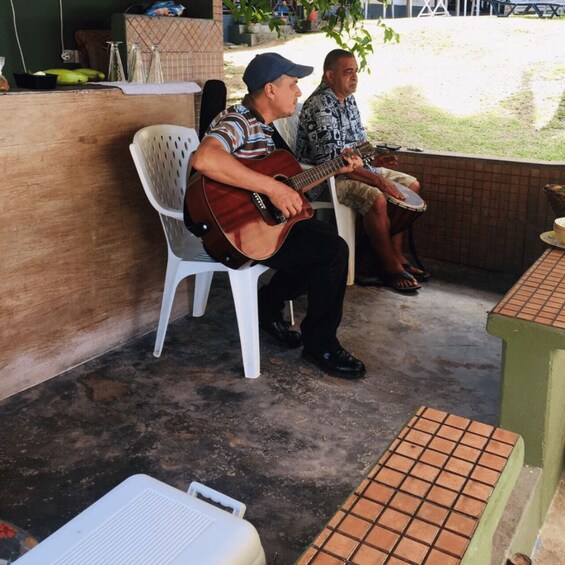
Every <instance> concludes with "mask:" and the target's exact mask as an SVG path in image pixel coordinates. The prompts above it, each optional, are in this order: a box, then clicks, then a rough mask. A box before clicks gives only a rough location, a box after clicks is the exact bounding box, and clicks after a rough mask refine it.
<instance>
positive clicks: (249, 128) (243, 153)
mask: <svg viewBox="0 0 565 565" xmlns="http://www.w3.org/2000/svg"><path fill="white" fill-rule="evenodd" d="M272 133H273V128H272V127H271V126H268V125H267V124H264V123H263V122H261V121H260V120H258V119H257V117H256V116H255V114H254V113H253V112H252V111H251V110H249V108H247V107H246V106H243V105H242V104H235V105H234V106H230V107H229V108H227V109H226V110H224V111H223V112H221V113H220V114H218V115H217V116H216V117H215V118H214V120H212V123H211V124H210V127H209V128H208V130H207V132H206V135H207V136H210V137H213V138H215V139H217V140H218V141H219V142H220V143H221V144H222V145H223V146H224V147H225V148H226V151H228V152H229V153H231V154H232V155H234V156H235V157H240V158H242V159H253V158H255V157H264V156H265V155H267V154H269V153H271V151H274V150H275V144H274V142H273V138H272Z"/></svg>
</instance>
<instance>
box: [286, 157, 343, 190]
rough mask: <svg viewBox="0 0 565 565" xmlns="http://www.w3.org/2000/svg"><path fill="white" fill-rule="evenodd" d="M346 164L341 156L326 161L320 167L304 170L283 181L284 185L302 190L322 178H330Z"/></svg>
mask: <svg viewBox="0 0 565 565" xmlns="http://www.w3.org/2000/svg"><path fill="white" fill-rule="evenodd" d="M345 164H346V161H345V159H344V158H343V156H342V155H340V156H339V157H336V158H335V159H332V160H331V161H326V162H325V163H322V164H321V165H318V166H316V167H312V168H311V169H306V170H305V171H302V172H301V173H298V174H297V175H294V176H293V177H290V178H289V179H286V181H284V183H285V184H287V185H288V186H290V187H291V188H293V189H294V190H302V189H304V188H306V187H307V186H310V185H311V184H314V183H315V182H317V181H318V180H320V179H322V178H324V177H330V176H332V175H333V174H334V173H335V172H336V171H339V169H341V167H343V166H344V165H345Z"/></svg>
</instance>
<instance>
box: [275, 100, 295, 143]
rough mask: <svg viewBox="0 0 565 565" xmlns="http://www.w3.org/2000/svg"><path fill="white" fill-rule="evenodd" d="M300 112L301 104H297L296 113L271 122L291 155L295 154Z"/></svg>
mask: <svg viewBox="0 0 565 565" xmlns="http://www.w3.org/2000/svg"><path fill="white" fill-rule="evenodd" d="M301 110H302V103H301V102H299V103H298V104H297V105H296V111H295V112H294V114H292V116H288V117H287V118H279V119H278V120H275V121H274V122H273V125H274V126H275V127H276V128H277V131H278V132H279V133H280V134H281V137H282V138H283V139H284V140H285V141H286V143H287V145H288V146H289V147H290V148H291V149H292V152H293V153H296V137H297V135H298V118H299V117H300V111H301Z"/></svg>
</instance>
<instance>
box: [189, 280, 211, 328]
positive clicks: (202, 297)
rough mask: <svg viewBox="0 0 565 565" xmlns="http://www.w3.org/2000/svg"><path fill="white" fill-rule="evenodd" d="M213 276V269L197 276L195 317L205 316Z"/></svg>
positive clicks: (194, 305)
mask: <svg viewBox="0 0 565 565" xmlns="http://www.w3.org/2000/svg"><path fill="white" fill-rule="evenodd" d="M213 276H214V272H213V271H206V272H205V273H198V274H197V275H196V277H195V280H194V298H193V300H192V315H193V316H194V317H195V318H198V317H200V316H203V315H204V312H206V305H207V304H208V296H209V295H210V286H211V285H212V277H213Z"/></svg>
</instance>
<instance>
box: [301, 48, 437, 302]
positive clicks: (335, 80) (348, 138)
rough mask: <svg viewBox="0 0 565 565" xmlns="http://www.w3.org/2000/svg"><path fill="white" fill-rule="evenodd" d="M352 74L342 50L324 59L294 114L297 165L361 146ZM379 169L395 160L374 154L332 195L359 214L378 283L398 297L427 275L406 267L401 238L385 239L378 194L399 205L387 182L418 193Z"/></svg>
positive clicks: (352, 63)
mask: <svg viewBox="0 0 565 565" xmlns="http://www.w3.org/2000/svg"><path fill="white" fill-rule="evenodd" d="M357 71H358V65H357V61H356V60H355V57H354V56H353V55H352V54H351V53H350V52H348V51H345V50H343V49H335V50H333V51H331V52H330V53H329V54H328V55H327V56H326V59H325V61H324V74H323V78H322V82H321V84H320V85H319V86H318V88H316V90H315V91H314V92H313V93H312V94H311V95H310V97H309V98H308V99H307V100H306V102H305V103H304V106H303V107H302V112H301V114H300V121H299V127H298V137H297V142H296V153H297V156H298V158H299V159H300V160H301V161H303V162H306V163H310V164H312V165H317V164H320V163H322V162H324V161H327V160H328V159H332V158H333V157H335V156H336V155H337V154H339V153H340V152H341V151H343V149H344V148H346V147H350V146H352V145H354V144H355V143H357V142H359V141H366V135H365V128H364V127H363V124H362V123H361V116H360V114H359V109H358V107H357V103H356V102H355V97H354V96H353V93H354V92H355V91H356V90H357ZM385 164H387V165H395V164H396V157H395V156H394V155H391V154H386V155H382V154H381V155H378V156H377V157H375V159H373V161H372V163H371V165H366V166H365V167H363V168H358V169H356V170H354V171H352V172H350V173H347V174H345V175H343V176H341V177H337V178H336V191H337V196H338V199H339V201H340V202H341V203H342V204H345V205H346V206H349V207H350V208H353V209H354V210H355V211H356V212H358V213H360V214H361V215H362V217H363V225H364V228H365V231H366V233H367V235H368V237H369V239H370V241H371V246H372V249H373V251H374V254H375V255H376V258H377V261H378V264H379V267H380V269H381V270H382V272H380V273H379V278H381V279H382V280H383V282H385V284H387V285H388V286H390V287H391V288H393V289H394V290H396V291H398V292H414V291H416V290H418V289H419V288H420V284H419V283H418V280H426V279H427V278H428V277H429V275H428V274H427V273H425V272H424V271H422V270H421V269H418V268H416V267H414V266H413V265H411V264H410V263H409V261H408V260H407V258H406V257H405V256H404V254H403V252H402V234H401V233H400V234H396V235H393V236H391V235H390V221H389V218H388V214H387V201H386V199H385V197H384V196H383V193H386V194H388V195H390V196H392V197H393V198H396V199H399V200H404V199H405V198H404V195H403V194H402V193H401V192H400V191H399V190H398V189H397V188H396V186H395V185H394V183H393V182H391V181H394V182H398V183H400V184H402V185H404V186H407V187H408V188H410V189H411V190H413V191H414V192H418V191H419V189H420V184H419V183H418V181H417V180H416V178H414V177H412V176H410V175H406V174H404V173H401V172H398V171H394V170H392V169H387V168H383V167H382V165H385ZM377 167H381V168H377ZM322 188H323V187H322ZM322 188H320V187H317V188H315V189H313V190H312V191H310V192H309V194H308V198H309V199H312V200H315V199H316V198H317V197H318V196H319V195H320V192H321V190H322ZM363 274H365V275H367V274H369V275H370V274H372V273H360V275H361V277H362V275H363ZM361 277H359V279H361ZM417 279H418V280H417Z"/></svg>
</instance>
